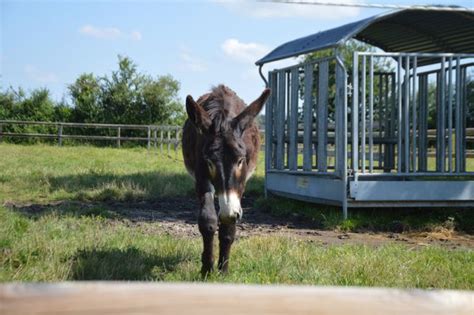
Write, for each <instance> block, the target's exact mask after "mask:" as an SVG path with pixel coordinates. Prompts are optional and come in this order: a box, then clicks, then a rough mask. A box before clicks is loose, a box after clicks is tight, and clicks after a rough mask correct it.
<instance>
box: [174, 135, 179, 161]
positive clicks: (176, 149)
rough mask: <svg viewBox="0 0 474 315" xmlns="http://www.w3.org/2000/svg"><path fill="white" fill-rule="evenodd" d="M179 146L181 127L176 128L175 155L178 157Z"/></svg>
mask: <svg viewBox="0 0 474 315" xmlns="http://www.w3.org/2000/svg"><path fill="white" fill-rule="evenodd" d="M178 147H179V127H177V128H176V140H175V142H174V156H175V158H176V159H177V158H178Z"/></svg>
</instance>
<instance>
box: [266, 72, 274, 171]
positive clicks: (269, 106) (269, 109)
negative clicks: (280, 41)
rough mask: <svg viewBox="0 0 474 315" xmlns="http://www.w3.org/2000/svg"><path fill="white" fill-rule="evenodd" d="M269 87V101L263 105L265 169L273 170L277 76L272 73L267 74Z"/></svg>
mask: <svg viewBox="0 0 474 315" xmlns="http://www.w3.org/2000/svg"><path fill="white" fill-rule="evenodd" d="M268 77H269V86H270V89H271V90H272V92H271V93H272V94H271V97H270V99H269V100H268V101H267V103H266V104H265V169H266V170H270V169H272V168H274V165H273V146H274V145H273V136H274V130H273V129H274V128H273V120H274V117H273V113H274V109H273V107H274V106H276V94H277V91H276V87H277V74H276V72H274V71H272V72H269V73H268Z"/></svg>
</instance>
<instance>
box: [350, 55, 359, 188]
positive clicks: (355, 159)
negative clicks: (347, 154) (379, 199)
mask: <svg viewBox="0 0 474 315" xmlns="http://www.w3.org/2000/svg"><path fill="white" fill-rule="evenodd" d="M351 149H352V169H353V172H354V174H356V173H358V171H359V54H358V52H357V51H355V52H354V54H353V60H352V148H351ZM355 179H357V177H355Z"/></svg>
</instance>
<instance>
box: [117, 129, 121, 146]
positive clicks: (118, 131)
mask: <svg viewBox="0 0 474 315" xmlns="http://www.w3.org/2000/svg"><path fill="white" fill-rule="evenodd" d="M120 131H121V130H120V127H117V147H118V148H120V137H121V134H120V133H121V132H120Z"/></svg>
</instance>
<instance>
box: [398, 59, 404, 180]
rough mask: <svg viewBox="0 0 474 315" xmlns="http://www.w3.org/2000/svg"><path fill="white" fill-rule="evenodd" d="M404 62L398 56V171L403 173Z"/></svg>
mask: <svg viewBox="0 0 474 315" xmlns="http://www.w3.org/2000/svg"><path fill="white" fill-rule="evenodd" d="M402 63H403V57H402V56H399V57H398V69H397V70H398V71H397V77H398V78H397V94H398V116H397V123H398V129H397V132H398V141H397V171H398V172H399V173H403V170H402V133H403V131H402Z"/></svg>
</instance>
